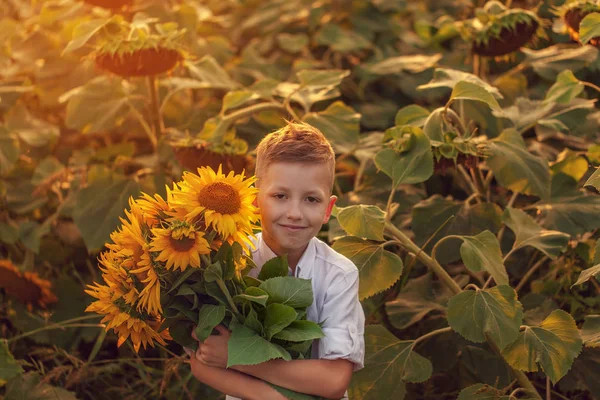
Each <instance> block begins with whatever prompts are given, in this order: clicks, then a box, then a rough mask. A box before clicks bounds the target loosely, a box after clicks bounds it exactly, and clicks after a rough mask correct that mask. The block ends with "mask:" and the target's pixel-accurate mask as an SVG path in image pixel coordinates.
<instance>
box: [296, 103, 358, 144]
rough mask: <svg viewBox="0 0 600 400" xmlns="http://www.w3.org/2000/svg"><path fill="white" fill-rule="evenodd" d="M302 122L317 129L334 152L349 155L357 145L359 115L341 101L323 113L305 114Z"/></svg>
mask: <svg viewBox="0 0 600 400" xmlns="http://www.w3.org/2000/svg"><path fill="white" fill-rule="evenodd" d="M303 121H304V122H306V123H307V124H310V125H312V126H314V127H315V128H317V129H319V130H320V131H321V132H322V133H323V135H325V137H326V138H327V139H328V140H329V141H330V142H331V145H332V146H333V148H334V149H335V150H336V152H340V153H349V152H351V151H352V150H353V149H354V148H355V147H356V145H358V139H359V132H360V126H359V121H360V114H358V113H357V112H356V111H354V109H353V108H352V107H350V106H348V105H346V104H344V102H342V101H336V102H335V103H333V104H331V105H330V106H329V107H327V108H326V109H325V110H324V111H320V112H316V113H308V114H306V115H305V116H304V118H303Z"/></svg>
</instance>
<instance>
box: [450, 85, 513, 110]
mask: <svg viewBox="0 0 600 400" xmlns="http://www.w3.org/2000/svg"><path fill="white" fill-rule="evenodd" d="M456 100H474V101H480V102H482V103H485V104H487V105H488V106H490V108H491V109H492V110H495V111H501V110H502V109H501V108H500V104H498V101H497V100H496V98H494V96H493V95H492V94H491V93H490V92H488V91H487V90H486V89H485V88H484V87H483V86H480V85H478V84H476V83H471V82H467V81H460V82H458V83H457V84H456V86H454V89H452V93H451V94H450V99H449V100H448V104H450V103H452V102H454V101H456Z"/></svg>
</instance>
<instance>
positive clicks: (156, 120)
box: [148, 75, 163, 142]
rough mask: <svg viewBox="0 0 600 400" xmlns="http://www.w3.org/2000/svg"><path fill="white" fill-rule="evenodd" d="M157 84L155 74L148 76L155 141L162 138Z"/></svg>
mask: <svg viewBox="0 0 600 400" xmlns="http://www.w3.org/2000/svg"><path fill="white" fill-rule="evenodd" d="M157 84H158V82H157V81H156V75H150V76H148V89H149V90H150V101H151V102H152V123H153V124H154V135H155V141H157V142H158V141H159V140H160V139H161V138H162V132H163V122H162V118H161V115H160V107H159V104H158V89H157V87H156V86H157Z"/></svg>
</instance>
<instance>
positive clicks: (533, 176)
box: [486, 129, 550, 199]
mask: <svg viewBox="0 0 600 400" xmlns="http://www.w3.org/2000/svg"><path fill="white" fill-rule="evenodd" d="M488 149H489V152H490V153H491V155H490V157H488V158H487V159H486V164H487V165H488V166H489V167H490V169H491V170H492V172H493V173H494V177H496V179H497V180H498V182H500V184H501V185H502V186H503V187H505V188H507V189H510V190H512V191H513V192H519V193H523V194H534V195H537V196H540V197H541V198H542V199H548V198H549V197H550V169H549V167H548V162H547V161H546V160H544V159H542V158H541V157H536V156H534V155H532V154H531V153H529V151H527V147H526V146H525V142H524V141H523V138H522V137H521V135H519V134H518V133H517V132H516V131H515V130H514V129H506V130H504V131H503V132H502V133H501V134H500V136H498V137H497V138H495V139H493V140H491V141H489V142H488Z"/></svg>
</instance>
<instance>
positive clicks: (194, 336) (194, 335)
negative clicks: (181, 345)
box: [192, 329, 198, 340]
mask: <svg viewBox="0 0 600 400" xmlns="http://www.w3.org/2000/svg"><path fill="white" fill-rule="evenodd" d="M192 337H193V338H194V340H198V336H196V330H195V329H193V330H192Z"/></svg>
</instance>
